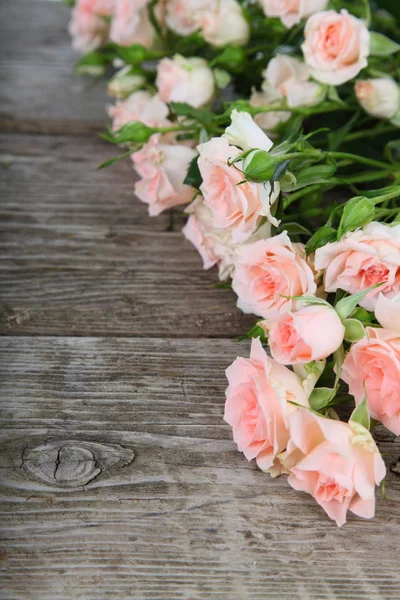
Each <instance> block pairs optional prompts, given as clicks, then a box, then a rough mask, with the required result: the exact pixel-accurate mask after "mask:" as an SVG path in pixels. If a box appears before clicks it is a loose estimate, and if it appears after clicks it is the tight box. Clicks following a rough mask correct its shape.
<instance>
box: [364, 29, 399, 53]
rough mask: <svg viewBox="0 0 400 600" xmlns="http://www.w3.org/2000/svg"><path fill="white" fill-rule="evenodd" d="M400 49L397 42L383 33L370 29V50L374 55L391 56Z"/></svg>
mask: <svg viewBox="0 0 400 600" xmlns="http://www.w3.org/2000/svg"><path fill="white" fill-rule="evenodd" d="M399 50H400V44H397V43H396V42H394V41H393V40H391V39H390V38H388V37H386V35H383V34H382V33H377V32H376V31H370V42H369V51H370V54H371V55H372V56H391V55H392V54H395V52H398V51H399Z"/></svg>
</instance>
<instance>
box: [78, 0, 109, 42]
mask: <svg viewBox="0 0 400 600" xmlns="http://www.w3.org/2000/svg"><path fill="white" fill-rule="evenodd" d="M114 8H115V0H78V1H77V3H76V4H75V6H74V8H73V9H72V12H71V21H70V23H69V33H70V34H71V36H72V38H73V41H72V43H73V47H74V48H76V49H77V50H80V51H81V52H84V53H87V52H92V51H93V50H96V48H99V47H100V46H102V45H103V44H104V42H106V41H107V38H108V32H109V25H108V22H107V20H106V19H105V18H104V17H109V16H111V15H112V14H113V12H114Z"/></svg>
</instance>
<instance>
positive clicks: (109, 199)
mask: <svg viewBox="0 0 400 600" xmlns="http://www.w3.org/2000/svg"><path fill="white" fill-rule="evenodd" d="M78 140H79V141H78ZM0 143H1V146H2V153H1V158H0V162H1V164H2V165H3V169H2V171H1V180H2V183H1V190H0V194H1V196H2V203H1V204H2V208H1V212H2V214H1V217H2V229H3V233H2V236H1V240H0V253H1V261H0V302H1V316H0V328H1V331H2V332H3V333H5V334H12V333H29V334H44V335H71V334H74V335H103V334H112V335H143V336H145V335H157V336H158V335H169V336H172V337H176V336H180V337H184V336H190V337H197V336H211V337H221V336H222V337H225V336H226V337H234V336H236V335H239V334H241V333H244V332H245V331H247V330H248V329H249V327H250V326H251V323H252V322H254V317H249V316H247V317H246V316H245V315H243V314H241V313H240V311H239V310H237V309H236V308H235V296H234V294H233V293H232V292H231V291H230V290H221V289H215V287H213V286H214V284H215V283H216V282H217V274H216V272H215V271H213V272H204V271H203V270H202V267H201V261H200V258H199V256H198V254H197V252H196V251H195V250H194V249H193V247H192V246H191V245H190V244H189V243H188V242H187V241H185V240H184V238H183V236H182V235H181V233H180V232H179V231H171V229H172V228H173V227H172V226H173V223H172V222H171V216H170V214H168V213H165V214H163V215H161V216H160V217H157V218H153V219H150V218H149V217H148V214H147V207H146V206H145V205H144V204H142V203H141V202H139V201H138V200H135V199H134V196H133V184H134V174H133V170H132V168H131V165H130V164H129V161H126V162H124V163H118V164H116V165H114V166H113V167H111V168H109V169H105V170H102V171H97V170H96V167H97V166H98V164H99V163H100V162H102V161H104V160H106V159H107V158H109V157H110V156H112V155H113V154H114V153H115V149H114V148H111V147H110V146H108V145H107V144H106V143H105V142H102V141H101V140H98V139H97V140H96V139H95V138H92V137H84V136H82V137H79V138H76V137H73V136H71V137H69V136H27V135H3V136H0ZM182 222H183V219H182V217H179V216H178V215H176V217H175V225H176V227H175V228H176V229H179V228H180V226H181V224H182Z"/></svg>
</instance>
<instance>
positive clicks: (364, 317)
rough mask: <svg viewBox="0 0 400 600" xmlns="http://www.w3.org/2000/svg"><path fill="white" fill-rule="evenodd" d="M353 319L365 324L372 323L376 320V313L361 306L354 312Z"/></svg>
mask: <svg viewBox="0 0 400 600" xmlns="http://www.w3.org/2000/svg"><path fill="white" fill-rule="evenodd" d="M352 318H353V319H358V321H362V322H363V323H372V321H373V320H374V313H372V312H368V310H365V308H362V307H361V306H359V307H358V308H356V310H355V311H353V313H352Z"/></svg>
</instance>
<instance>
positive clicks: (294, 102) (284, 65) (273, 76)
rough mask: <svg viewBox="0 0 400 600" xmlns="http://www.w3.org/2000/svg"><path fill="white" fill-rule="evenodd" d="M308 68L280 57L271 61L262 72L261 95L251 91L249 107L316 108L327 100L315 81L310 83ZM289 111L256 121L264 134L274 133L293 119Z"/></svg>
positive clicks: (269, 115) (303, 64)
mask: <svg viewBox="0 0 400 600" xmlns="http://www.w3.org/2000/svg"><path fill="white" fill-rule="evenodd" d="M310 75H311V73H310V69H309V67H308V66H307V65H306V64H305V63H304V62H302V61H301V60H299V59H298V58H295V57H293V56H288V55H285V54H278V55H277V56H275V57H274V58H272V59H271V60H270V61H269V63H268V66H267V68H266V70H265V71H264V72H263V78H264V81H263V83H262V86H261V88H262V92H257V91H256V90H253V91H252V95H251V97H250V104H251V106H254V107H257V108H258V107H261V108H268V107H279V106H283V107H284V106H285V104H287V106H289V107H290V108H296V107H298V106H315V105H317V104H319V103H320V102H322V101H323V100H324V98H325V94H326V90H325V88H324V87H323V86H321V85H320V84H318V83H315V82H314V81H309V78H310ZM291 114H292V113H291V112H288V111H285V110H283V111H271V112H264V113H259V114H257V115H256V116H255V118H254V120H255V121H256V123H257V124H258V125H259V126H260V127H262V128H263V129H264V130H265V131H273V130H274V129H275V128H276V127H277V126H278V125H279V124H280V123H284V122H285V121H287V120H288V119H289V118H290V117H291Z"/></svg>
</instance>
